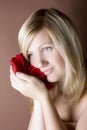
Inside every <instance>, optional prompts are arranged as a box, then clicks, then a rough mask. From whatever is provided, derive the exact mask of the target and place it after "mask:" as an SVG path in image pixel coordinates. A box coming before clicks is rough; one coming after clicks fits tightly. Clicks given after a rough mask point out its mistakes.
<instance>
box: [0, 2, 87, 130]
mask: <svg viewBox="0 0 87 130" xmlns="http://www.w3.org/2000/svg"><path fill="white" fill-rule="evenodd" d="M47 7H55V8H57V9H59V10H61V11H63V12H65V13H66V14H67V15H68V16H69V17H70V18H71V19H72V20H73V21H74V23H75V25H76V27H77V29H78V31H79V34H80V37H81V40H82V46H83V50H84V56H85V58H87V53H86V49H87V45H86V39H87V38H86V35H87V3H86V0H0V130H27V126H28V121H29V103H28V100H27V99H26V98H25V97H23V96H22V95H21V94H20V93H18V92H17V91H15V90H14V89H13V88H11V85H10V80H9V60H10V58H11V57H12V56H14V55H15V54H16V53H19V48H18V42H17V35H18V31H19V28H20V26H21V25H22V24H23V22H24V21H25V19H26V18H27V17H28V16H29V15H30V13H31V12H32V11H34V10H36V9H39V8H47Z"/></svg>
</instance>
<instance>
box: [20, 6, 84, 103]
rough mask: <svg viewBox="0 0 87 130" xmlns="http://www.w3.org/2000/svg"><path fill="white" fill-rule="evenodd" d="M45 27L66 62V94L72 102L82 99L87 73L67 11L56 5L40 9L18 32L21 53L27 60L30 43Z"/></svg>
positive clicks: (74, 29) (79, 45)
mask: <svg viewBox="0 0 87 130" xmlns="http://www.w3.org/2000/svg"><path fill="white" fill-rule="evenodd" d="M42 29H46V30H47V31H48V33H49V35H50V36H51V38H52V40H53V43H54V44H55V47H56V48H57V49H58V51H59V52H60V54H61V56H62V57H63V59H64V61H65V67H66V74H65V78H64V87H63V93H64V94H65V95H66V96H67V97H68V99H69V101H70V102H75V101H78V100H79V99H80V98H81V97H82V96H83V94H84V93H85V91H86V72H85V66H84V60H83V54H82V47H81V43H80V39H79V37H78V33H77V30H76V28H75V26H74V25H73V23H72V21H71V20H70V19H69V18H68V17H67V16H66V15H65V14H64V13H62V12H60V11H58V10H56V9H53V8H49V9H39V10H37V11H36V12H34V13H32V14H31V16H30V17H29V18H28V19H27V20H26V21H25V23H24V24H23V26H22V27H21V29H20V31H19V35H18V41H19V46H20V49H21V52H22V53H23V54H24V56H25V57H26V59H27V60H28V57H27V49H28V46H29V43H30V41H31V40H32V38H33V37H34V36H35V34H36V33H37V32H39V31H41V30H42Z"/></svg>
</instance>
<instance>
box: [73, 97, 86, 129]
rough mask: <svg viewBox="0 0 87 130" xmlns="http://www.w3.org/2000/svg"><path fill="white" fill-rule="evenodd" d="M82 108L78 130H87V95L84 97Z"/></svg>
mask: <svg viewBox="0 0 87 130" xmlns="http://www.w3.org/2000/svg"><path fill="white" fill-rule="evenodd" d="M80 109H81V110H82V112H81V115H80V117H79V119H78V122H77V126H76V130H82V129H83V130H87V95H86V96H84V98H83V99H82V102H81V104H80Z"/></svg>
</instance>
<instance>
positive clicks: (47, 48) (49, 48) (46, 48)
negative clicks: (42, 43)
mask: <svg viewBox="0 0 87 130" xmlns="http://www.w3.org/2000/svg"><path fill="white" fill-rule="evenodd" d="M43 49H44V50H47V51H50V50H52V47H44V48H43Z"/></svg>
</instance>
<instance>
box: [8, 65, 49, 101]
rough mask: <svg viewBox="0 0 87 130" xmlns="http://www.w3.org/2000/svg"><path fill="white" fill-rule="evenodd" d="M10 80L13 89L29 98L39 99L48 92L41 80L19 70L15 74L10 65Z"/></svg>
mask: <svg viewBox="0 0 87 130" xmlns="http://www.w3.org/2000/svg"><path fill="white" fill-rule="evenodd" d="M10 80H11V85H12V87H13V88H14V89H16V90H17V91H19V92H20V93H21V94H23V95H24V96H27V97H29V98H32V99H37V100H41V98H42V97H43V96H45V94H46V95H47V93H48V91H47V88H46V86H45V84H44V83H43V82H42V81H41V80H39V79H37V78H35V77H33V76H30V75H27V74H24V73H21V72H17V73H16V75H15V74H14V72H13V70H12V67H10Z"/></svg>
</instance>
